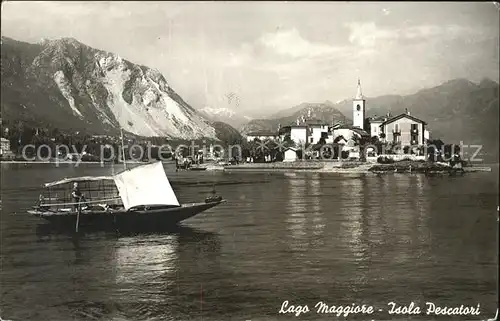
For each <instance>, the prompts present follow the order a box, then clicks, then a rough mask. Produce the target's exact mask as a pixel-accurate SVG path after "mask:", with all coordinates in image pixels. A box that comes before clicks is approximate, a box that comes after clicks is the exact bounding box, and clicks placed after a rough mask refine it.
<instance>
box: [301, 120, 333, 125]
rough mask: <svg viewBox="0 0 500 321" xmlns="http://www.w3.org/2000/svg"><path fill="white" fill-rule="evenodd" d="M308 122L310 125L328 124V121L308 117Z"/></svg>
mask: <svg viewBox="0 0 500 321" xmlns="http://www.w3.org/2000/svg"><path fill="white" fill-rule="evenodd" d="M306 124H307V125H308V126H328V123H326V122H324V121H322V120H320V119H308V120H306Z"/></svg>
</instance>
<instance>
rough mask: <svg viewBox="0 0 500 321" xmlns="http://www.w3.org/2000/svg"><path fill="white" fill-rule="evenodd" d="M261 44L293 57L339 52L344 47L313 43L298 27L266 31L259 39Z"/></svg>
mask: <svg viewBox="0 0 500 321" xmlns="http://www.w3.org/2000/svg"><path fill="white" fill-rule="evenodd" d="M258 42H259V44H261V45H262V46H264V47H265V48H267V49H269V50H273V51H274V52H275V53H276V54H278V55H283V56H286V55H288V56H291V57H293V58H310V57H317V56H323V55H330V54H335V53H338V52H340V51H341V50H342V48H338V47H335V46H331V45H328V44H323V43H313V42H310V41H308V40H306V39H304V38H303V37H302V36H301V35H300V33H299V31H298V30H297V29H296V28H292V29H289V30H278V31H276V32H272V33H266V34H264V35H262V36H261V37H260V39H259V40H258Z"/></svg>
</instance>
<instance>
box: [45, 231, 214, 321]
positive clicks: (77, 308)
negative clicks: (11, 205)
mask: <svg viewBox="0 0 500 321" xmlns="http://www.w3.org/2000/svg"><path fill="white" fill-rule="evenodd" d="M36 231H37V236H38V242H42V243H44V245H43V246H44V248H45V249H46V251H47V250H50V252H48V253H53V254H54V255H56V254H57V255H59V256H60V258H59V259H55V257H50V255H49V256H47V257H46V260H43V261H41V262H39V264H38V265H37V269H38V270H39V271H44V270H45V272H47V276H48V277H55V279H53V280H52V281H51V284H53V285H54V287H61V286H64V288H65V289H66V290H64V291H63V290H62V289H59V290H58V291H55V290H54V292H57V293H58V294H59V295H62V296H60V297H53V298H51V304H52V308H51V309H48V310H49V311H52V313H53V312H54V311H53V310H54V309H57V310H58V311H59V315H60V313H61V309H67V310H68V311H67V313H68V316H67V318H66V319H72V318H90V319H103V318H105V319H109V318H125V319H129V320H144V319H147V317H148V316H150V317H153V316H154V317H161V318H171V317H172V315H180V314H181V313H183V311H181V307H182V306H183V304H185V303H183V302H182V301H184V300H186V298H188V297H189V298H190V299H189V300H191V301H192V302H194V301H193V299H192V298H193V297H197V296H198V295H199V288H198V287H197V284H198V283H196V282H195V283H194V284H191V282H192V281H193V280H196V279H200V280H201V278H203V275H204V274H206V273H209V274H214V275H216V274H221V273H222V272H221V270H220V265H219V263H218V261H219V257H220V241H219V238H218V236H217V234H214V233H211V232H206V231H202V230H198V229H193V228H189V227H183V226H177V227H171V228H167V229H163V231H161V232H159V231H158V229H156V230H149V231H141V232H138V231H134V232H124V233H122V232H117V233H103V232H87V233H74V232H71V231H62V230H58V229H54V228H50V226H49V225H40V226H39V227H38V228H37V230H36ZM51 249H52V250H51ZM46 254H47V252H46ZM61 259H62V260H63V261H66V262H68V263H67V264H65V266H66V267H67V268H66V269H62V270H61V269H59V270H58V272H57V273H55V271H52V272H51V271H50V270H51V268H52V267H51V266H52V265H50V264H49V262H51V263H56V262H58V261H60V260H61ZM59 265H60V264H59ZM70 280H71V281H70ZM186 281H188V282H187V283H186ZM193 285H194V287H193ZM44 291H47V286H45V288H44ZM88 298H92V299H91V301H90V300H89V299H88ZM110 300H111V301H112V302H114V303H113V304H112V305H109V304H107V303H106V302H109V301H110ZM196 304H197V303H196Z"/></svg>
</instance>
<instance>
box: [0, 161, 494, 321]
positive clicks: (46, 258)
mask: <svg viewBox="0 0 500 321" xmlns="http://www.w3.org/2000/svg"><path fill="white" fill-rule="evenodd" d="M167 171H168V175H169V178H170V180H171V182H172V185H173V186H174V189H175V190H176V192H177V194H178V196H179V199H180V201H198V200H203V199H204V198H205V197H207V196H209V195H210V192H211V190H212V184H216V188H217V192H218V194H220V195H222V196H224V198H226V199H227V200H228V203H226V204H223V205H221V206H219V207H216V208H214V209H211V210H209V211H207V212H204V213H202V214H200V215H199V216H196V217H194V218H191V219H189V220H187V221H185V222H183V223H182V228H179V229H176V230H175V231H172V232H164V233H152V234H151V233H141V234H137V235H130V234H128V235H121V234H119V233H104V232H100V233H80V234H79V235H75V234H74V233H58V232H53V231H52V232H51V231H50V230H47V229H46V228H44V225H40V224H45V223H44V222H43V221H41V219H38V218H35V217H30V216H29V215H28V214H26V213H25V211H26V209H27V208H29V207H30V206H32V205H33V204H34V202H35V201H36V200H37V199H38V195H39V193H40V190H39V189H38V187H40V186H41V184H42V183H44V182H47V181H52V180H56V179H60V178H63V177H70V176H80V175H105V174H110V173H111V169H110V168H109V167H107V168H100V167H99V165H82V166H80V167H78V168H75V167H72V166H70V165H64V166H61V167H59V168H55V167H54V166H53V165H48V164H37V165H34V164H32V165H26V166H25V165H19V164H2V173H1V175H2V176H1V178H2V182H1V183H2V185H1V186H2V200H3V208H2V215H1V243H0V244H1V260H2V261H1V282H0V300H1V304H0V317H2V318H4V319H11V320H14V321H17V320H23V321H25V320H61V321H62V320H64V321H66V320H131V321H135V320H214V321H215V320H242V321H245V320H276V319H277V320H295V319H306V320H332V319H338V318H337V317H336V316H335V315H329V314H317V313H316V309H314V305H315V304H316V303H317V302H318V301H323V302H325V303H327V304H329V305H336V306H338V305H351V304H352V303H355V304H360V305H361V304H366V305H372V306H373V307H374V308H375V309H377V310H376V311H375V313H374V314H372V315H370V316H367V315H350V316H349V317H348V319H361V320H368V319H370V320H371V319H375V320H408V319H421V320H430V319H433V318H436V319H439V320H452V319H458V320H481V319H486V318H492V317H493V316H494V315H495V311H496V308H497V304H496V302H497V293H498V289H497V267H498V258H497V250H498V242H497V240H498V234H497V230H498V221H497V217H498V214H497V205H498V199H497V194H498V180H497V177H498V166H495V167H494V169H493V172H490V173H471V174H467V175H465V176H463V177H449V176H443V177H425V176H423V175H417V174H415V175H404V174H388V175H383V176H365V175H351V176H347V175H343V176H340V175H333V174H315V173H295V174H293V173H286V174H285V173H224V172H178V173H176V172H175V171H174V169H173V167H171V166H168V168H167ZM285 300H288V301H289V302H290V304H294V305H306V304H307V305H308V307H309V309H310V312H308V313H303V314H301V315H300V316H299V317H296V316H295V315H293V314H279V313H278V311H279V310H280V307H281V305H282V303H283V301H285ZM391 301H394V302H398V303H400V304H405V305H408V304H410V302H412V301H413V302H414V304H415V305H418V306H420V307H421V309H422V310H423V312H424V313H425V307H426V305H425V303H426V302H433V303H435V304H436V305H438V306H448V307H454V306H458V307H459V306H460V305H462V304H463V305H466V306H473V307H476V306H477V305H478V304H479V305H480V312H481V314H480V315H479V316H476V317H466V316H465V317H464V316H462V317H454V318H452V317H446V316H441V317H431V316H426V315H422V316H420V317H418V316H411V317H410V316H402V315H399V316H398V315H389V314H388V313H387V310H388V309H389V306H388V303H389V302H391ZM379 309H381V310H383V311H378V310H379Z"/></svg>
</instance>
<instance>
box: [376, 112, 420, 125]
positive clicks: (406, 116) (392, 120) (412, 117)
mask: <svg viewBox="0 0 500 321" xmlns="http://www.w3.org/2000/svg"><path fill="white" fill-rule="evenodd" d="M401 118H409V119H411V120H413V121H415V122H417V123H421V124H424V125H427V123H426V122H425V121H423V120H421V119H418V118H417V117H414V116H411V115H408V114H406V113H402V114H399V115H397V116H394V117H392V118H390V119H388V120H386V121H384V122H383V123H382V124H380V126H384V125H387V124H390V123H392V122H395V121H396V120H399V119H401Z"/></svg>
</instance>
